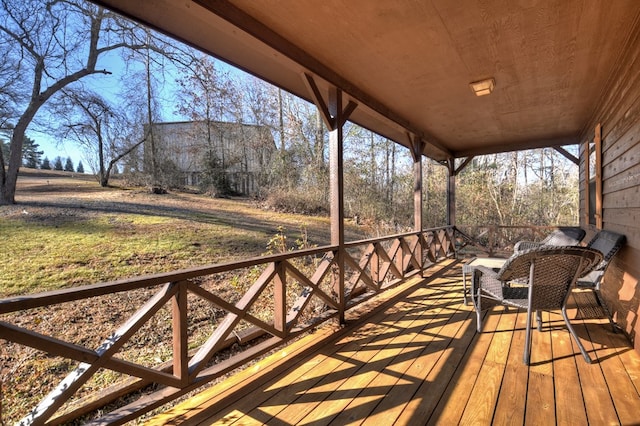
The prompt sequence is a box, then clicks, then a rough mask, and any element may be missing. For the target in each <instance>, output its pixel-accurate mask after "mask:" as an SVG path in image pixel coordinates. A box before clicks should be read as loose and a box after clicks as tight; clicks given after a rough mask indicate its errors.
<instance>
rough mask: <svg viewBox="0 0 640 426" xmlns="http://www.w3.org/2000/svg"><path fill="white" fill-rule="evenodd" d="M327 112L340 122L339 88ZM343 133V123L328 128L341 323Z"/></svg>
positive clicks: (333, 233)
mask: <svg viewBox="0 0 640 426" xmlns="http://www.w3.org/2000/svg"><path fill="white" fill-rule="evenodd" d="M328 106H329V112H330V113H331V115H332V116H333V117H334V119H335V122H336V123H342V91H341V90H340V89H333V90H330V91H329V105H328ZM343 143H344V134H343V132H342V125H338V126H335V128H333V129H331V131H330V132H329V173H330V176H329V185H330V200H331V206H330V211H331V245H337V246H338V258H337V264H338V276H337V277H336V280H335V282H334V289H335V291H336V293H337V294H338V295H339V299H338V307H339V311H340V315H339V319H340V323H341V324H344V323H345V319H344V311H345V307H346V299H345V286H344V276H345V273H344V266H345V261H344V157H343V152H344V146H343Z"/></svg>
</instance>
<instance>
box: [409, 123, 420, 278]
mask: <svg viewBox="0 0 640 426" xmlns="http://www.w3.org/2000/svg"><path fill="white" fill-rule="evenodd" d="M409 138H410V143H411V148H412V149H411V155H412V156H413V230H414V231H416V232H422V183H423V179H422V151H423V150H424V142H423V141H422V140H421V139H419V138H416V137H411V135H410V136H409ZM418 238H419V243H418V251H419V253H418V256H420V268H421V269H424V265H423V262H422V260H423V258H424V256H423V253H424V252H423V250H424V247H423V245H422V241H423V240H422V235H419V236H418Z"/></svg>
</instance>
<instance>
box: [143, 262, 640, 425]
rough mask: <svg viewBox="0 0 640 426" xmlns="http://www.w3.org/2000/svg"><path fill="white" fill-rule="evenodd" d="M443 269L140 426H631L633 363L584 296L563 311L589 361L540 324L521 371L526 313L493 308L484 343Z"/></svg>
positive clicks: (637, 363) (635, 387)
mask: <svg viewBox="0 0 640 426" xmlns="http://www.w3.org/2000/svg"><path fill="white" fill-rule="evenodd" d="M461 264H462V263H461V262H460V261H451V262H447V263H444V264H440V267H439V268H438V269H437V270H436V271H434V272H432V273H431V276H430V277H428V278H426V279H424V280H417V279H415V280H413V281H411V282H409V283H407V284H406V285H404V286H402V287H398V288H397V289H395V290H393V291H392V292H388V293H387V294H386V295H385V298H384V300H383V299H379V300H377V301H376V302H375V303H377V306H378V307H377V308H376V309H375V311H374V312H373V313H372V314H368V315H365V316H364V317H362V316H361V317H360V320H359V321H355V320H354V319H353V317H354V316H357V315H358V313H357V312H356V313H352V316H351V319H350V321H349V325H347V326H346V327H344V328H342V329H339V330H337V329H335V328H331V327H324V328H321V329H319V330H318V331H317V332H316V333H314V334H312V335H308V336H306V337H304V338H303V339H301V340H299V341H297V342H296V343H294V344H292V345H290V346H288V347H287V348H285V349H283V350H282V351H279V352H277V353H275V354H273V355H271V356H270V357H268V358H266V359H264V360H262V361H260V362H259V363H258V364H256V365H254V366H251V367H248V368H247V369H246V370H245V371H243V372H241V373H238V374H236V375H235V376H233V377H231V378H230V379H227V380H226V381H224V382H222V383H220V384H218V385H216V386H214V387H212V388H209V389H207V390H204V391H203V392H201V393H200V394H198V395H196V396H194V397H192V398H190V399H189V400H187V401H184V402H182V403H180V404H179V405H177V406H175V407H174V408H172V409H170V410H168V411H166V412H165V413H163V414H161V415H158V416H156V417H155V418H153V419H151V420H150V421H149V424H207V425H208V424H225V425H230V424H234V425H247V424H269V425H291V424H313V425H321V424H339V425H342V424H374V425H378V426H381V425H389V424H402V425H404V424H443V425H452V424H510V425H513V424H531V425H540V424H544V425H549V424H558V425H568V424H576V425H586V424H592V425H603V424H622V425H631V424H640V356H639V355H638V353H636V352H634V351H633V350H632V349H631V348H630V345H629V343H628V341H627V339H626V338H625V337H624V336H623V335H622V334H616V333H613V332H612V330H611V329H610V327H609V326H608V325H607V322H606V321H604V320H603V319H602V318H601V316H600V315H594V313H595V314H597V313H599V312H598V310H597V309H594V306H593V305H591V303H592V302H593V299H592V296H591V294H589V293H579V294H576V295H575V299H577V300H579V301H580V306H584V308H581V309H580V310H577V309H572V310H570V318H572V319H573V321H572V323H573V324H574V326H575V328H576V332H577V333H578V334H579V335H580V336H581V338H583V342H584V344H585V347H587V350H589V353H590V355H591V356H592V358H593V359H594V362H593V364H587V363H585V361H584V359H583V358H582V356H581V355H580V352H579V350H578V349H577V347H576V345H575V343H574V342H573V341H572V340H571V337H570V335H569V333H568V332H567V330H566V329H565V327H564V323H563V321H562V317H561V316H560V315H559V313H558V315H555V314H551V315H549V314H547V315H546V316H545V317H544V319H545V320H546V321H550V322H548V323H546V324H545V327H544V328H543V331H542V332H537V331H534V333H533V352H532V357H531V362H532V365H531V366H529V367H527V366H526V365H524V364H523V363H522V354H523V347H524V334H525V333H524V324H525V315H524V313H523V312H519V311H516V310H514V309H510V310H509V311H505V310H503V309H502V308H494V310H493V311H491V313H489V314H488V315H487V317H486V319H485V328H484V332H483V333H480V334H479V333H476V331H475V325H476V321H475V314H474V312H473V309H472V307H471V306H465V305H464V304H463V303H462V292H461V289H462V286H461V268H460V266H461Z"/></svg>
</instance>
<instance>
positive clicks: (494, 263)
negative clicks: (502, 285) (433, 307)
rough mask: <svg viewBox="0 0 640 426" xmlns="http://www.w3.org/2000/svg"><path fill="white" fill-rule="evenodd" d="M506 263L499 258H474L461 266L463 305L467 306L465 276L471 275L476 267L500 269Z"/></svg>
mask: <svg viewBox="0 0 640 426" xmlns="http://www.w3.org/2000/svg"><path fill="white" fill-rule="evenodd" d="M506 261H507V259H503V258H499V257H475V258H473V259H471V260H469V261H468V262H467V263H465V264H464V265H462V285H463V290H462V291H463V295H464V304H465V305H468V304H469V302H468V300H467V274H470V275H472V274H473V270H474V269H475V268H476V266H486V267H487V268H492V269H500V268H502V265H504V263H505V262H506Z"/></svg>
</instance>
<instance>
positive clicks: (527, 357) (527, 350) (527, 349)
mask: <svg viewBox="0 0 640 426" xmlns="http://www.w3.org/2000/svg"><path fill="white" fill-rule="evenodd" d="M531 315H532V312H531V311H529V310H527V329H526V330H527V331H526V334H525V339H524V358H523V361H524V363H525V365H529V362H530V361H531Z"/></svg>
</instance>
